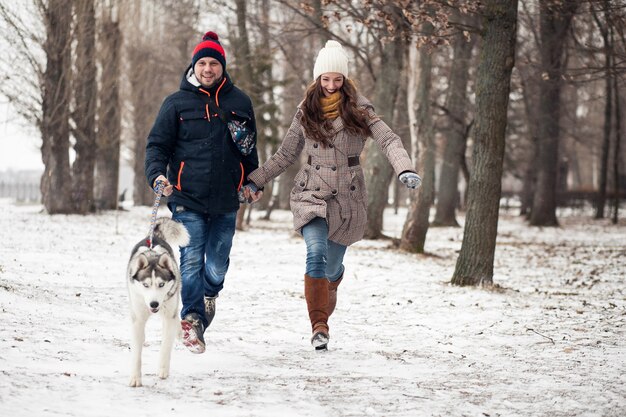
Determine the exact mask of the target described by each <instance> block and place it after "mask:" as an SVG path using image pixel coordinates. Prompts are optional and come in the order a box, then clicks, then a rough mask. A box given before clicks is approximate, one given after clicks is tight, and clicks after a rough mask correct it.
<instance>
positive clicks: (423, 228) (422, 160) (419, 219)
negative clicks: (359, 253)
mask: <svg viewBox="0 0 626 417" xmlns="http://www.w3.org/2000/svg"><path fill="white" fill-rule="evenodd" d="M427 25H428V26H431V25H430V24H427ZM425 32H426V33H427V34H428V33H432V26H431V28H430V29H427V30H426V31H425ZM419 62H420V64H419V65H420V68H419V85H418V92H417V100H418V103H419V109H418V113H417V114H418V115H417V125H418V126H419V131H420V135H419V139H420V140H419V142H418V146H419V151H418V152H416V153H414V155H415V154H418V155H419V163H418V164H417V166H418V170H419V172H420V173H421V175H422V186H421V187H420V189H419V190H418V191H417V198H413V199H412V200H411V204H410V206H409V212H408V214H407V218H406V221H405V223H404V228H403V230H402V239H401V241H400V248H401V249H404V250H407V251H410V252H417V253H424V244H425V242H426V233H427V232H428V226H429V215H430V207H431V206H432V203H433V199H434V194H435V193H434V191H435V138H434V134H435V132H434V127H433V115H432V109H431V105H430V102H431V100H430V92H431V85H432V66H433V59H432V55H431V51H428V50H427V48H426V47H422V48H421V49H420V58H419ZM414 162H415V161H414Z"/></svg>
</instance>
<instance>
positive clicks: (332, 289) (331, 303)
mask: <svg viewBox="0 0 626 417" xmlns="http://www.w3.org/2000/svg"><path fill="white" fill-rule="evenodd" d="M342 279H343V274H342V275H341V276H340V277H339V279H338V280H337V281H335V282H331V281H328V317H329V318H330V315H331V314H333V311H335V306H336V305H337V287H339V284H341V280H342Z"/></svg>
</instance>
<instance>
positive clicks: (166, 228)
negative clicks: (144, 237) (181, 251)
mask: <svg viewBox="0 0 626 417" xmlns="http://www.w3.org/2000/svg"><path fill="white" fill-rule="evenodd" d="M154 235H155V236H157V237H159V238H160V239H163V240H165V241H166V242H167V243H168V244H169V245H176V246H180V247H184V246H187V245H188V244H189V233H188V232H187V229H186V228H185V226H183V224H182V223H178V222H177V221H174V220H172V219H170V218H167V217H159V218H158V219H157V220H156V223H155V226H154Z"/></svg>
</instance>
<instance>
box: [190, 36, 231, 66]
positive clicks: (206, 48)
mask: <svg viewBox="0 0 626 417" xmlns="http://www.w3.org/2000/svg"><path fill="white" fill-rule="evenodd" d="M205 57H211V58H215V59H217V60H218V61H219V62H220V64H222V68H223V69H224V70H226V52H224V48H222V45H221V44H220V41H219V37H218V36H217V33H215V32H207V33H205V34H204V36H203V37H202V42H200V43H199V44H198V45H196V47H195V48H194V50H193V53H192V54H191V67H192V68H193V67H195V66H196V62H198V60H199V59H200V58H205Z"/></svg>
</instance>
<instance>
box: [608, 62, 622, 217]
mask: <svg viewBox="0 0 626 417" xmlns="http://www.w3.org/2000/svg"><path fill="white" fill-rule="evenodd" d="M613 71H614V74H615V73H616V71H617V68H614V69H613ZM612 78H613V91H614V92H615V142H614V148H613V218H612V219H611V222H612V223H613V224H617V221H618V218H619V200H620V189H621V187H620V170H619V167H620V159H621V155H620V143H621V141H622V138H621V137H622V109H621V108H622V106H621V97H620V94H619V89H618V81H617V76H616V75H613V77H612Z"/></svg>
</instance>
